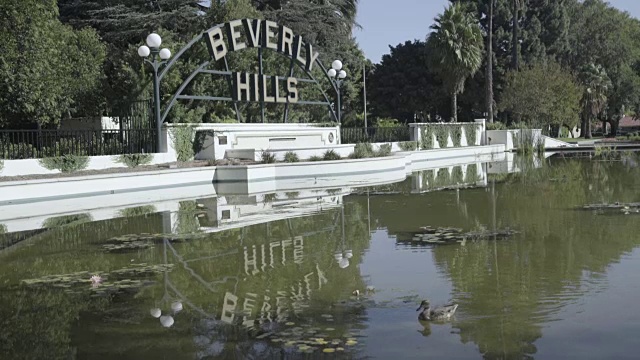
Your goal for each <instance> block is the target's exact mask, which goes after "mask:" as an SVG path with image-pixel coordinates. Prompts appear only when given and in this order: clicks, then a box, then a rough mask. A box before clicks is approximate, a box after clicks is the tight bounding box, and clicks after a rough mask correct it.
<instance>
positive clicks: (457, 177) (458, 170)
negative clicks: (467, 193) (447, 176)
mask: <svg viewBox="0 0 640 360" xmlns="http://www.w3.org/2000/svg"><path fill="white" fill-rule="evenodd" d="M451 183H452V184H453V185H460V184H463V183H464V174H463V173H462V166H454V167H453V169H452V170H451Z"/></svg>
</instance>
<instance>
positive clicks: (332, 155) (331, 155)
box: [322, 150, 342, 161]
mask: <svg viewBox="0 0 640 360" xmlns="http://www.w3.org/2000/svg"><path fill="white" fill-rule="evenodd" d="M322 158H323V160H325V161H331V160H340V159H342V156H340V154H338V153H337V152H335V151H333V150H327V151H325V152H324V155H322Z"/></svg>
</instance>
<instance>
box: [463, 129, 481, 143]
mask: <svg viewBox="0 0 640 360" xmlns="http://www.w3.org/2000/svg"><path fill="white" fill-rule="evenodd" d="M462 127H463V128H464V134H465V136H466V137H467V146H476V144H477V143H478V125H476V124H464V125H462Z"/></svg>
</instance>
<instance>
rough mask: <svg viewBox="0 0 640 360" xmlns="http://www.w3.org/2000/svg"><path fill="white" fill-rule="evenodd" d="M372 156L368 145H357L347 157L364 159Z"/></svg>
mask: <svg viewBox="0 0 640 360" xmlns="http://www.w3.org/2000/svg"><path fill="white" fill-rule="evenodd" d="M372 156H373V146H372V145H371V144H369V143H358V144H356V147H355V148H354V150H353V153H352V154H351V155H349V157H350V158H351V159H364V158H368V157H372Z"/></svg>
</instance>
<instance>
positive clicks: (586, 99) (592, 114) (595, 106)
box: [580, 64, 611, 139]
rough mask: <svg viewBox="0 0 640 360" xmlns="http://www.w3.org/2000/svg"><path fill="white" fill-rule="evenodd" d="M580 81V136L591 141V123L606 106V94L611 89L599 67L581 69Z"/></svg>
mask: <svg viewBox="0 0 640 360" xmlns="http://www.w3.org/2000/svg"><path fill="white" fill-rule="evenodd" d="M580 80H581V82H582V84H583V85H584V94H583V95H582V128H581V135H582V137H584V138H585V139H591V138H592V136H591V122H592V121H594V120H595V119H596V118H597V117H598V116H599V115H600V114H601V113H602V111H603V110H604V109H605V106H606V105H607V92H608V91H609V89H610V88H611V79H609V76H607V72H606V71H605V69H604V68H603V67H602V66H601V65H596V64H589V65H587V66H585V67H584V68H583V69H582V72H581V74H580Z"/></svg>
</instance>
